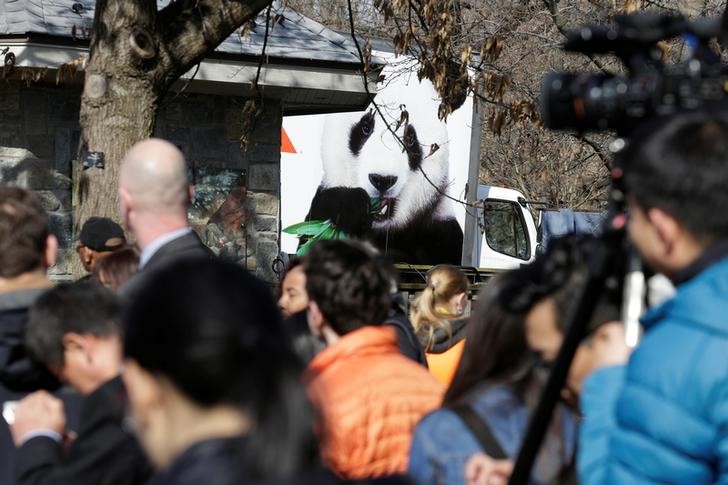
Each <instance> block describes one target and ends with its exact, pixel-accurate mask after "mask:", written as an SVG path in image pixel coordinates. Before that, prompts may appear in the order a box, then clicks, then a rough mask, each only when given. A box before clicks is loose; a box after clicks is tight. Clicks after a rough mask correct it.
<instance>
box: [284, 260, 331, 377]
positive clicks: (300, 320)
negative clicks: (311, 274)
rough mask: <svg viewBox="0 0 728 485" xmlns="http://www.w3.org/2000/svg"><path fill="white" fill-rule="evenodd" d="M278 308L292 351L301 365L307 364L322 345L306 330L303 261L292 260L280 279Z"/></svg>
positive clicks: (306, 303)
mask: <svg viewBox="0 0 728 485" xmlns="http://www.w3.org/2000/svg"><path fill="white" fill-rule="evenodd" d="M279 291H280V294H279V297H278V308H279V309H280V310H281V313H282V314H283V317H284V319H283V324H284V326H285V328H286V331H287V332H288V335H289V336H290V337H291V341H292V343H293V349H294V351H295V352H296V355H298V356H299V358H300V359H301V362H302V363H303V364H308V363H309V362H310V361H311V359H313V358H314V356H315V355H316V354H317V353H319V352H320V351H321V350H323V348H324V345H323V343H322V342H321V341H320V340H319V339H318V338H316V337H315V336H314V335H313V334H312V333H311V329H309V328H308V318H307V317H306V310H308V293H306V273H304V271H303V261H302V260H301V259H298V258H296V259H292V260H291V261H290V262H289V264H288V267H287V268H286V272H285V273H284V274H283V278H281V285H280V289H279Z"/></svg>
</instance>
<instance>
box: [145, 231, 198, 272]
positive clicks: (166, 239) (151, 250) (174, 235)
mask: <svg viewBox="0 0 728 485" xmlns="http://www.w3.org/2000/svg"><path fill="white" fill-rule="evenodd" d="M190 232H192V229H190V228H189V227H183V228H181V229H177V230H174V231H172V232H168V233H167V234H162V235H161V236H159V237H158V238H156V239H155V240H154V241H152V242H150V243H149V244H147V247H145V248H144V250H143V251H142V254H141V255H140V256H139V269H140V270H141V269H144V267H145V266H147V265H148V264H149V261H151V259H152V258H153V257H154V255H155V254H157V253H158V252H159V250H160V249H162V248H163V247H164V246H166V245H167V244H169V243H170V242H172V241H174V240H175V239H179V238H181V237H184V236H186V235H187V234H189V233H190Z"/></svg>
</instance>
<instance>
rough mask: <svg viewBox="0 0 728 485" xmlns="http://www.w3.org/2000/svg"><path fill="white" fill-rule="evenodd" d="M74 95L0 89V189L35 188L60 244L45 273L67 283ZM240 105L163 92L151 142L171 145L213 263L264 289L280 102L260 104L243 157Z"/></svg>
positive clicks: (275, 217) (275, 207) (276, 186)
mask: <svg viewBox="0 0 728 485" xmlns="http://www.w3.org/2000/svg"><path fill="white" fill-rule="evenodd" d="M79 96H80V90H74V89H71V88H68V87H64V88H53V87H39V86H30V87H27V86H25V85H20V84H17V85H15V84H9V85H8V84H6V85H3V86H2V87H0V184H16V185H20V186H23V187H26V188H30V189H32V190H35V191H36V192H37V193H38V194H39V195H40V197H41V200H42V201H43V204H44V207H45V208H46V209H47V210H48V211H49V213H50V216H51V230H52V231H53V232H54V234H56V235H57V236H58V238H59V241H60V247H61V251H60V257H59V262H58V264H57V265H56V266H55V267H54V268H52V270H51V274H52V275H53V277H55V278H56V279H70V278H71V275H70V264H69V262H70V260H71V258H74V257H75V252H74V244H73V238H72V232H73V217H72V207H71V190H72V187H71V186H72V183H71V178H70V177H71V170H72V169H71V164H72V162H71V161H72V160H73V159H74V158H76V156H77V150H78V138H79V126H78V113H79V108H80V97H79ZM243 102H244V99H242V98H234V97H220V96H209V95H196V94H189V95H188V94H183V95H180V96H176V97H175V96H174V95H173V94H172V95H170V96H169V97H168V98H167V99H166V100H164V101H163V102H162V103H161V107H160V110H159V114H158V118H157V125H156V128H155V133H154V135H155V136H158V137H161V138H165V139H168V140H170V141H171V142H173V143H175V144H176V145H177V146H179V147H180V149H181V150H182V151H183V152H184V154H185V156H186V158H187V160H188V163H189V176H190V180H191V182H192V183H193V184H194V186H195V197H194V199H193V205H192V207H191V208H190V220H191V222H192V225H193V227H194V228H195V230H197V231H198V233H199V234H200V236H201V237H202V238H203V240H204V241H205V242H206V243H207V244H208V245H209V246H210V247H211V248H212V249H213V251H215V252H216V253H217V254H220V255H221V256H223V257H226V258H229V259H233V260H235V261H237V262H239V263H240V264H242V265H243V266H246V267H247V268H249V269H250V270H251V271H253V272H254V273H255V274H257V275H258V276H259V277H261V278H263V279H265V280H267V281H269V282H271V283H273V282H275V279H276V275H275V273H274V272H273V271H272V269H271V265H272V263H273V260H274V258H275V257H276V256H277V255H278V248H279V242H278V237H279V236H278V234H279V220H280V218H279V197H280V128H281V106H280V103H278V102H276V101H273V100H267V101H266V103H265V105H264V109H263V114H262V116H261V117H260V118H259V120H258V122H257V123H256V126H255V129H254V131H253V134H252V136H251V144H250V146H249V148H248V149H247V151H245V152H243V151H242V150H241V149H240V142H239V138H240V130H241V128H240V126H241V124H240V117H241V116H242V115H241V107H242V104H243Z"/></svg>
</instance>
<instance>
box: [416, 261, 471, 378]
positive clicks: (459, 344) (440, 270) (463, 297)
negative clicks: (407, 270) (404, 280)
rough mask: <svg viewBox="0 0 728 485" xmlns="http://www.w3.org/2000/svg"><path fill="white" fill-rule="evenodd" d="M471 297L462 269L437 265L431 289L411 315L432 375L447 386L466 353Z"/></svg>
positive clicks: (429, 284) (429, 281) (430, 279)
mask: <svg viewBox="0 0 728 485" xmlns="http://www.w3.org/2000/svg"><path fill="white" fill-rule="evenodd" d="M467 294H468V278H467V277H466V276H465V274H464V273H463V272H462V271H460V269H458V268H457V267H456V266H450V265H445V264H441V265H437V266H435V267H434V268H432V269H431V270H430V271H429V272H428V273H427V288H425V291H423V292H422V293H420V294H419V296H418V297H417V299H416V300H415V301H414V303H413V304H412V309H411V311H410V319H411V320H412V325H413V326H414V328H415V332H416V333H417V337H418V338H419V339H420V343H422V347H423V348H424V349H425V356H426V357H427V364H428V366H429V368H430V371H431V372H432V374H433V375H434V376H435V377H437V378H438V379H439V380H440V381H441V382H442V383H443V384H445V386H449V385H450V382H451V381H452V378H453V376H454V375H455V369H457V366H458V362H460V356H461V355H462V353H463V345H464V342H465V341H464V336H465V327H466V325H467V322H468V320H467V319H465V318H463V316H464V313H465V305H466V303H467Z"/></svg>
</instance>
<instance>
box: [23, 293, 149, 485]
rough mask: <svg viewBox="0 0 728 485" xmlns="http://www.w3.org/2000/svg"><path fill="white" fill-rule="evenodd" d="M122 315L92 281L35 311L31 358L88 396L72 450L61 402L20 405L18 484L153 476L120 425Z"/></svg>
mask: <svg viewBox="0 0 728 485" xmlns="http://www.w3.org/2000/svg"><path fill="white" fill-rule="evenodd" d="M120 313H121V305H120V302H119V300H118V298H117V297H116V296H115V295H114V294H113V293H112V292H111V291H109V290H107V289H106V288H104V287H102V286H100V285H98V284H96V283H92V282H79V283H74V284H61V285H59V286H57V287H55V288H53V289H51V290H48V291H47V292H45V293H43V294H42V295H40V296H39V297H38V299H37V300H36V301H35V303H34V304H33V306H32V307H31V309H30V316H29V319H28V328H27V331H26V336H25V343H26V348H27V350H28V353H29V354H30V355H31V356H32V357H33V358H34V359H35V360H36V361H37V362H42V363H43V364H44V365H46V366H47V367H48V368H49V369H52V370H53V372H54V373H55V374H56V375H58V376H59V377H60V378H61V380H62V381H64V382H66V383H68V384H70V385H71V386H72V387H74V388H75V389H76V390H77V391H78V392H80V393H81V394H83V395H84V396H85V398H84V401H83V403H82V406H81V415H80V418H79V428H78V436H77V437H76V438H75V439H74V440H73V441H72V442H71V445H70V447H69V448H68V450H67V451H66V450H65V449H64V443H63V441H64V435H65V434H66V418H65V415H64V409H63V403H62V402H61V401H60V400H58V399H56V398H54V397H53V396H51V395H50V394H48V393H47V392H45V391H38V392H35V393H33V394H30V395H29V396H27V397H26V398H24V399H23V400H22V401H20V402H19V403H18V406H17V407H16V409H15V420H14V422H13V423H12V425H11V430H12V433H13V438H14V440H15V443H16V446H18V455H17V472H16V476H17V480H16V482H15V483H17V484H18V485H23V484H28V485H31V484H32V485H42V484H48V485H64V484H67V485H83V484H89V485H96V484H99V483H105V484H109V485H112V484H118V485H133V484H140V485H141V484H143V483H145V482H146V481H147V479H148V478H149V476H150V474H151V467H150V466H149V463H148V462H147V460H146V458H145V456H144V454H143V452H142V450H141V448H140V446H139V444H138V442H137V441H136V438H135V437H134V436H133V435H131V434H129V433H128V432H127V431H126V430H125V429H124V427H123V421H124V417H125V407H126V399H125V397H124V394H125V392H124V386H123V384H122V382H121V378H120V377H119V374H120V370H121V363H122V358H121V328H120V323H119V318H120Z"/></svg>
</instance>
